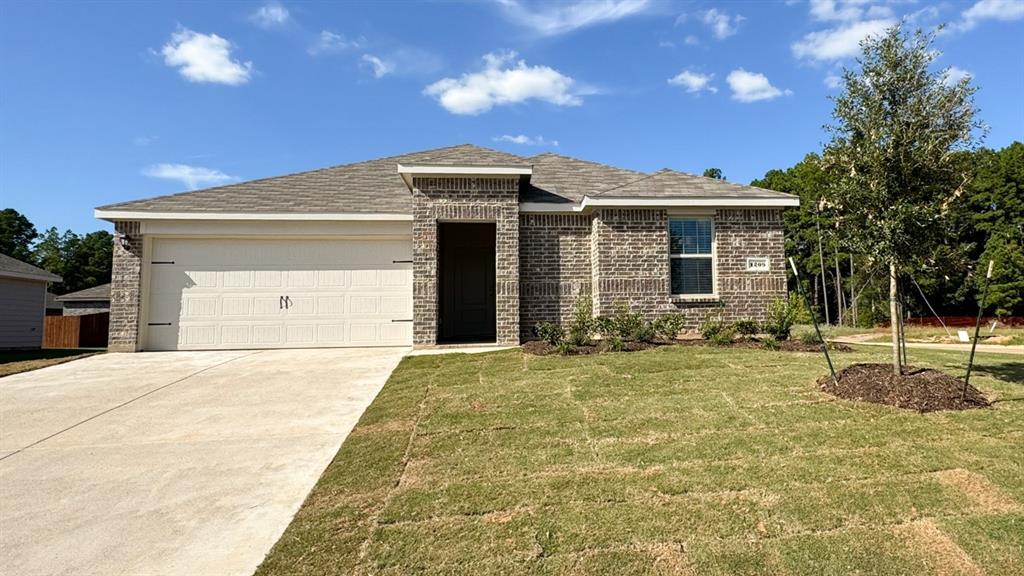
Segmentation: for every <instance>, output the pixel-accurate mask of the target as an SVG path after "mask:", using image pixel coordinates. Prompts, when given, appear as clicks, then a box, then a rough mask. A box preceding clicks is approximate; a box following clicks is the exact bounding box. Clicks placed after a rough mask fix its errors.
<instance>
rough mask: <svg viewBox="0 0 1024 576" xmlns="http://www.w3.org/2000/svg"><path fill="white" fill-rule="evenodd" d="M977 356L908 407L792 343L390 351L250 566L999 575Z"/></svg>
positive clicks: (996, 491) (1021, 450) (1017, 496)
mask: <svg viewBox="0 0 1024 576" xmlns="http://www.w3.org/2000/svg"><path fill="white" fill-rule="evenodd" d="M886 354H887V353H886V352H885V351H877V350H862V351H858V352H856V353H845V354H838V353H837V354H836V356H837V361H838V363H839V365H840V366H845V365H847V364H849V363H852V362H854V361H868V360H877V361H884V360H885V358H886ZM910 356H911V360H912V362H913V363H914V364H916V365H929V366H934V367H938V368H943V369H947V370H950V371H951V372H953V373H959V372H960V370H961V366H962V358H963V354H955V353H944V352H933V351H928V352H919V351H916V350H914V351H911V354H910ZM979 364H980V365H979V366H978V369H977V371H976V372H975V374H976V377H974V378H972V381H973V382H974V383H975V384H976V385H977V386H979V387H980V388H982V389H983V390H984V391H986V392H987V393H988V394H989V396H990V398H992V399H996V400H997V402H996V403H995V405H994V408H993V409H990V410H974V411H968V412H959V413H948V412H947V413H931V414H926V415H920V414H916V413H908V412H905V411H901V410H899V409H896V408H891V407H885V406H876V405H868V404H861V403H855V402H849V401H840V400H836V399H833V398H832V397H830V396H827V395H824V394H822V393H820V392H818V390H817V389H816V387H815V384H814V380H815V378H817V377H818V376H820V375H822V374H823V373H824V372H825V370H826V369H825V366H824V362H823V360H822V359H821V357H820V356H819V355H816V354H808V353H800V354H794V353H784V352H765V351H756V350H735V349H731V350H728V349H716V348H700V347H674V348H661V349H655V350H649V351H645V352H638V353H618V354H601V355H596V356H585V357H570V358H564V357H529V356H524V355H523V354H522V353H520V352H519V351H518V350H510V351H505V352H497V353H490V354H480V355H447V356H420V357H412V358H406V359H405V360H404V361H403V362H402V364H401V365H400V366H399V368H398V369H397V370H396V371H395V373H394V374H393V375H392V377H391V379H390V380H389V382H388V383H387V385H386V386H385V387H384V389H383V390H382V392H381V393H380V395H379V396H378V397H377V399H376V400H375V401H374V403H373V404H372V405H371V406H370V408H369V409H368V410H367V411H366V413H365V414H364V415H363V417H362V419H361V420H360V422H359V424H358V425H357V427H356V428H355V430H354V431H353V432H352V434H351V436H349V438H348V440H346V442H345V444H344V446H343V447H342V448H341V450H340V451H339V453H338V455H337V456H336V458H335V460H334V462H333V463H332V464H331V465H330V466H329V467H328V468H327V470H326V471H325V473H324V475H323V477H322V478H321V479H320V481H319V483H318V484H317V486H316V488H315V489H314V490H313V492H312V493H311V494H310V496H309V498H308V499H307V501H306V503H305V504H304V505H303V507H302V509H301V510H300V511H299V512H298V514H297V516H296V517H295V520H294V522H293V523H292V524H291V526H290V527H289V528H288V530H287V531H286V532H285V534H284V536H283V537H282V538H281V540H280V541H279V542H278V543H277V545H276V546H275V547H274V548H273V550H272V551H271V553H270V554H269V556H268V557H267V559H266V560H265V562H264V563H263V565H262V566H261V568H260V570H259V572H258V574H264V575H269V574H360V573H371V574H372V573H383V574H412V573H429V574H474V575H476V574H614V575H622V574H723V575H725V574H729V575H731V574H849V573H862V574H928V573H942V574H960V573H963V574H978V573H987V574H990V575H999V574H1003V575H1010V574H1021V573H1022V571H1024V456H1022V455H1024V363H1022V362H1021V360H1020V359H1017V358H1016V357H1013V356H999V355H979Z"/></svg>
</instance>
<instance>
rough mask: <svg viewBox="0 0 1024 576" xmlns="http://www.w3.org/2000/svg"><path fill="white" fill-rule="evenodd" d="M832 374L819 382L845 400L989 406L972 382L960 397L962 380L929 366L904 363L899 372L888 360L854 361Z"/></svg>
mask: <svg viewBox="0 0 1024 576" xmlns="http://www.w3.org/2000/svg"><path fill="white" fill-rule="evenodd" d="M836 376H837V378H838V379H839V382H838V384H837V383H835V382H833V381H832V377H831V376H828V375H826V376H822V377H821V378H819V379H818V386H820V387H821V389H822V390H823V391H825V392H827V393H829V394H832V395H833V396H838V397H839V398H845V399H847V400H859V401H862V402H874V403H875V404H888V405H890V406H896V407H899V408H909V409H911V410H917V411H918V412H934V411H936V410H968V409H970V408H984V407H987V406H989V401H988V399H986V398H985V396H984V395H983V394H982V393H981V391H980V390H978V389H977V388H975V387H974V386H968V387H967V395H966V397H965V398H963V399H961V393H962V391H963V385H964V381H963V380H962V379H960V378H956V377H954V376H950V375H949V374H946V373H945V372H940V371H938V370H932V369H930V368H914V367H912V366H911V367H907V368H905V369H904V373H903V374H902V375H900V376H896V375H894V374H893V371H892V366H890V365H888V364H854V365H852V366H850V367H848V368H844V369H843V370H840V371H839V372H837V373H836Z"/></svg>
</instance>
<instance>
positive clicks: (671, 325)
mask: <svg viewBox="0 0 1024 576" xmlns="http://www.w3.org/2000/svg"><path fill="white" fill-rule="evenodd" d="M651 327H652V328H654V334H655V335H656V336H658V337H659V338H662V339H665V340H675V339H676V337H677V336H679V333H680V332H682V331H683V330H684V329H685V328H686V317H685V316H683V315H682V314H666V315H664V316H659V317H658V318H657V319H656V320H655V321H654V323H653V324H652V325H651Z"/></svg>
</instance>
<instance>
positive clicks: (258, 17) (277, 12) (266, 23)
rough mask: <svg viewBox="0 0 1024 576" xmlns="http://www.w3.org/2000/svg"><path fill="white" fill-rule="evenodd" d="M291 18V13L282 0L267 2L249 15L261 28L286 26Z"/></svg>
mask: <svg viewBox="0 0 1024 576" xmlns="http://www.w3.org/2000/svg"><path fill="white" fill-rule="evenodd" d="M289 18H291V14H289V13H288V9H287V8H285V7H284V6H282V5H281V3H280V2H267V3H266V4H264V5H263V6H260V7H259V9H258V10H256V11H255V12H253V13H252V15H251V16H249V19H250V20H252V22H253V23H254V24H256V25H257V26H259V27H260V28H274V27H275V26H284V25H285V24H286V23H287V22H288V19H289Z"/></svg>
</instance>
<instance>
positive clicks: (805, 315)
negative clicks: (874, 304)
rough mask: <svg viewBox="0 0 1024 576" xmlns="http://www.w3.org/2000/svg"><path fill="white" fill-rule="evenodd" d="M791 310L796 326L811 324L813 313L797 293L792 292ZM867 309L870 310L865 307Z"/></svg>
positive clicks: (790, 299) (789, 299)
mask: <svg viewBox="0 0 1024 576" xmlns="http://www.w3.org/2000/svg"><path fill="white" fill-rule="evenodd" d="M787 301H788V303H789V309H790V310H792V311H793V322H794V323H796V324H810V323H811V313H810V312H808V311H807V306H805V305H804V299H803V298H801V297H800V295H799V294H797V293H796V292H790V293H789V298H788V299H787ZM865 308H868V307H867V306H865Z"/></svg>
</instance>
